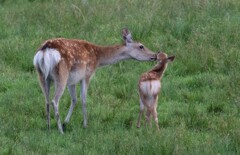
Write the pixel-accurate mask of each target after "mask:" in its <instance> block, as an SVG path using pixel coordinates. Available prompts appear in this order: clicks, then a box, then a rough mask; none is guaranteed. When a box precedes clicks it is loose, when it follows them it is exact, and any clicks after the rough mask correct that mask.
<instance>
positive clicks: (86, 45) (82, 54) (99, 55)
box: [33, 28, 156, 133]
mask: <svg viewBox="0 0 240 155" xmlns="http://www.w3.org/2000/svg"><path fill="white" fill-rule="evenodd" d="M122 37H123V40H124V43H123V44H121V45H115V46H98V45H95V44H92V43H90V42H87V41H84V40H77V39H64V38H56V39H51V40H47V41H46V42H44V43H43V45H42V46H41V47H40V48H39V49H38V50H37V53H36V55H35V56H34V60H33V64H34V66H35V68H36V70H37V73H38V76H39V82H40V86H41V88H42V91H43V94H44V96H45V100H46V113H47V127H48V129H49V128H50V98H49V90H50V83H51V81H53V82H54V84H55V93H54V97H53V100H52V105H53V109H54V112H55V118H56V120H57V125H58V129H59V131H60V132H61V133H63V127H65V125H66V124H67V123H68V122H69V120H70V117H71V115H72V112H73V108H74V106H75V104H76V102H77V97H76V84H77V83H79V82H80V81H81V100H82V112H83V116H84V121H83V126H84V127H87V110H86V99H87V89H88V85H89V82H90V78H91V76H92V75H93V73H94V72H95V70H96V69H97V68H98V67H101V66H105V65H109V64H114V63H116V62H118V61H120V60H126V59H136V60H140V61H144V60H145V61H153V60H156V54H155V53H153V52H152V51H151V50H149V49H148V48H146V47H144V45H143V44H141V43H139V42H134V41H133V40H132V36H131V33H130V32H129V30H128V29H127V28H125V29H123V30H122ZM66 86H67V87H68V90H69V93H70V96H71V100H72V101H71V106H70V108H69V111H68V114H67V117H66V119H65V121H64V124H63V126H62V124H61V121H60V117H59V111H58V105H59V100H60V97H61V96H62V94H63V92H64V89H65V87H66Z"/></svg>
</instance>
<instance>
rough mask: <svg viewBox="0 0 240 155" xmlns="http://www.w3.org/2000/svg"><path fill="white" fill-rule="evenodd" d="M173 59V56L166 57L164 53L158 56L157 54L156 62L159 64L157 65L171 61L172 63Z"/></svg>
mask: <svg viewBox="0 0 240 155" xmlns="http://www.w3.org/2000/svg"><path fill="white" fill-rule="evenodd" d="M174 59H175V55H173V56H168V55H167V54H166V53H164V52H159V53H158V54H157V61H158V62H159V63H161V64H162V63H168V62H172V61H174Z"/></svg>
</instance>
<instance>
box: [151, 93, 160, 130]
mask: <svg viewBox="0 0 240 155" xmlns="http://www.w3.org/2000/svg"><path fill="white" fill-rule="evenodd" d="M157 102H158V97H156V98H155V106H154V109H153V113H152V115H153V119H154V122H155V124H156V127H157V129H158V130H159V125H158V117H157Z"/></svg>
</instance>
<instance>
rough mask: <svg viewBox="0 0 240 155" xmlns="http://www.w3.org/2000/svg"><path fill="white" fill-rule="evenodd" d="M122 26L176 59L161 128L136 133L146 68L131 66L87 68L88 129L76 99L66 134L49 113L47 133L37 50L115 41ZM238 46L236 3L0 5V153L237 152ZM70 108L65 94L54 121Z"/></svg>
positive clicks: (30, 1)
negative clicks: (61, 43)
mask: <svg viewBox="0 0 240 155" xmlns="http://www.w3.org/2000/svg"><path fill="white" fill-rule="evenodd" d="M123 27H128V28H129V29H130V31H131V32H132V35H133V37H134V39H135V40H138V41H141V42H142V43H143V44H144V45H145V46H147V47H148V48H150V49H152V50H153V51H159V50H163V51H165V52H166V53H168V54H169V55H171V54H174V55H176V60H175V61H174V62H173V63H171V64H169V67H168V69H167V71H166V73H165V76H164V77H163V86H162V92H161V96H160V99H159V106H158V118H159V125H160V127H161V132H160V133H157V132H156V128H155V127H153V128H144V127H142V128H140V129H137V128H136V122H137V117H138V111H139V99H138V93H137V81H138V79H139V76H140V74H141V73H143V72H145V71H147V70H149V69H150V68H151V67H152V66H154V65H155V63H154V62H137V61H133V60H130V61H123V62H120V63H118V64H115V65H111V66H107V67H104V68H101V69H99V70H98V71H97V72H96V74H95V76H94V77H93V78H92V81H91V84H90V88H89V93H88V99H87V111H88V118H89V126H88V128H87V129H84V128H83V125H82V121H83V116H82V111H81V103H80V100H79V97H78V104H77V106H76V108H75V110H74V113H73V115H72V118H71V121H70V124H69V125H68V126H67V131H66V133H65V134H64V135H61V134H60V133H59V132H58V130H57V125H56V121H55V119H54V115H53V109H51V131H50V132H48V130H47V126H46V120H45V103H44V97H43V94H42V92H41V90H40V87H39V85H38V81H37V75H36V73H35V70H34V67H33V56H34V54H35V52H36V50H37V48H38V47H39V46H40V45H41V43H42V42H43V41H44V40H47V39H49V38H55V37H65V38H80V39H84V40H88V41H90V42H93V43H95V44H99V45H111V44H119V43H121V33H120V32H121V29H122V28H123ZM239 41H240V2H239V0H212V1H210V0H178V1H176V0H169V1H168V0H147V1H146V0H125V1H123V0H114V1H113V0H89V1H88V0H49V1H48V0H0V154H11V155H12V154H87V155H94V154H109V155H110V154H111V155H112V154H119V155H120V154H121V155H122V154H131V155H132V154H136V155H141V154H142V155H146V154H149V155H152V154H164V155H165V154H182V155H186V154H206V155H209V154H213V155H216V154H221V155H222V154H224V155H225V154H229V155H234V154H240V43H239ZM78 91H79V88H78ZM78 96H79V95H78ZM69 106H70V96H69V94H68V92H67V91H65V93H64V95H63V97H62V99H61V101H60V115H61V119H62V121H63V120H64V118H65V116H66V114H67V111H68V108H69Z"/></svg>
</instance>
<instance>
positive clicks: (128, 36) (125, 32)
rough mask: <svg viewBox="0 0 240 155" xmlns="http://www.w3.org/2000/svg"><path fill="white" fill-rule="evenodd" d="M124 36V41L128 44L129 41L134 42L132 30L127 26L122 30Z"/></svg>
mask: <svg viewBox="0 0 240 155" xmlns="http://www.w3.org/2000/svg"><path fill="white" fill-rule="evenodd" d="M122 37H123V40H124V42H125V43H126V44H127V43H132V42H133V40H132V35H131V33H130V31H129V30H128V29H127V28H124V29H123V30H122Z"/></svg>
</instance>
